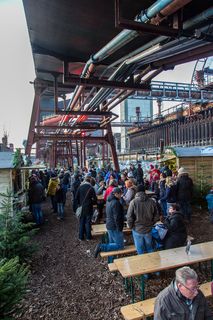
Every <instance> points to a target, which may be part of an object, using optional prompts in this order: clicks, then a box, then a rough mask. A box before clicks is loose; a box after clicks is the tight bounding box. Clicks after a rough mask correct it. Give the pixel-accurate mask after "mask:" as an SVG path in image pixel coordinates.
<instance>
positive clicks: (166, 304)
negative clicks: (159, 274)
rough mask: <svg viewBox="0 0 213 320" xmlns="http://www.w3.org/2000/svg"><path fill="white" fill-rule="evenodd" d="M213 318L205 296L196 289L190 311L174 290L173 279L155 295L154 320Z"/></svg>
mask: <svg viewBox="0 0 213 320" xmlns="http://www.w3.org/2000/svg"><path fill="white" fill-rule="evenodd" d="M172 319H174V320H175V319H177V320H213V316H212V312H211V311H210V310H209V307H208V304H207V301H206V298H205V297H204V295H203V293H202V292H201V291H200V290H198V295H197V296H196V297H195V298H194V300H193V303H192V311H190V309H189V307H188V306H187V304H186V302H185V299H184V297H183V296H181V294H178V292H176V290H175V287H174V280H173V281H172V283H171V284H170V285H169V286H168V287H167V288H165V289H164V290H163V291H161V292H160V294H159V295H158V296H157V298H156V301H155V308H154V320H172Z"/></svg>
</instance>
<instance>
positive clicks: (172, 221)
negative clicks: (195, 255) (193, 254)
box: [164, 212, 187, 249]
mask: <svg viewBox="0 0 213 320" xmlns="http://www.w3.org/2000/svg"><path fill="white" fill-rule="evenodd" d="M164 224H165V225H166V227H167V229H168V232H167V235H166V237H165V239H164V241H165V245H164V248H165V249H172V248H177V247H181V246H183V245H184V244H185V242H186V238H187V231H186V226H185V224H184V219H183V216H182V214H181V213H180V212H175V213H173V214H172V215H169V216H168V217H167V218H166V220H165V222H164Z"/></svg>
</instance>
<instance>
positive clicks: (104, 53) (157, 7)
mask: <svg viewBox="0 0 213 320" xmlns="http://www.w3.org/2000/svg"><path fill="white" fill-rule="evenodd" d="M172 2H173V0H158V1H156V2H155V3H154V4H153V5H152V6H151V7H149V8H148V9H147V11H146V13H145V14H143V15H139V16H137V18H136V21H141V22H143V23H144V22H147V21H148V20H150V19H151V18H153V17H154V16H155V15H156V14H157V13H159V12H160V11H161V10H162V9H164V8H165V7H166V6H168V5H169V4H170V3H172ZM137 36H138V33H137V32H136V31H131V30H123V31H122V32H120V33H119V34H118V35H117V36H116V37H114V38H113V39H112V40H111V41H110V42H109V43H108V44H107V45H106V46H104V47H103V48H102V49H101V50H99V51H98V52H97V53H96V54H94V55H93V57H92V58H91V59H90V60H88V62H87V63H86V65H85V67H84V70H83V72H82V74H81V77H85V76H86V74H87V73H88V70H89V69H90V66H91V65H92V66H93V67H92V70H93V68H94V65H93V63H97V62H100V61H101V60H104V59H106V58H107V57H109V56H110V55H112V54H113V53H114V52H115V51H117V50H118V49H120V48H121V47H123V46H124V45H126V44H127V43H128V42H130V41H131V40H133V39H134V38H136V37H137ZM90 73H91V72H90V71H89V74H88V76H89V75H90ZM82 89H83V88H82V87H81V86H77V87H76V88H75V90H74V94H73V96H72V98H71V101H70V103H69V105H68V108H69V109H72V108H73V107H74V105H75V103H76V102H77V100H78V98H79V96H80V94H81V92H82Z"/></svg>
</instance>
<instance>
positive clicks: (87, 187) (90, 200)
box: [75, 182, 97, 216]
mask: <svg viewBox="0 0 213 320" xmlns="http://www.w3.org/2000/svg"><path fill="white" fill-rule="evenodd" d="M75 202H76V205H77V206H82V216H88V215H90V216H92V214H93V204H94V203H96V202H97V197H96V194H95V190H94V188H93V187H92V186H91V184H90V183H89V182H85V183H83V184H81V185H80V187H79V188H78V190H77V192H76V195H75Z"/></svg>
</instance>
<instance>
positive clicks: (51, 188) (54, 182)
mask: <svg viewBox="0 0 213 320" xmlns="http://www.w3.org/2000/svg"><path fill="white" fill-rule="evenodd" d="M59 183H60V180H59V178H58V177H57V175H56V174H55V173H52V174H51V178H50V180H49V183H48V188H47V195H48V196H50V198H51V203H52V209H53V212H55V213H57V202H56V200H55V194H56V189H57V186H58V184H59Z"/></svg>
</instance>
